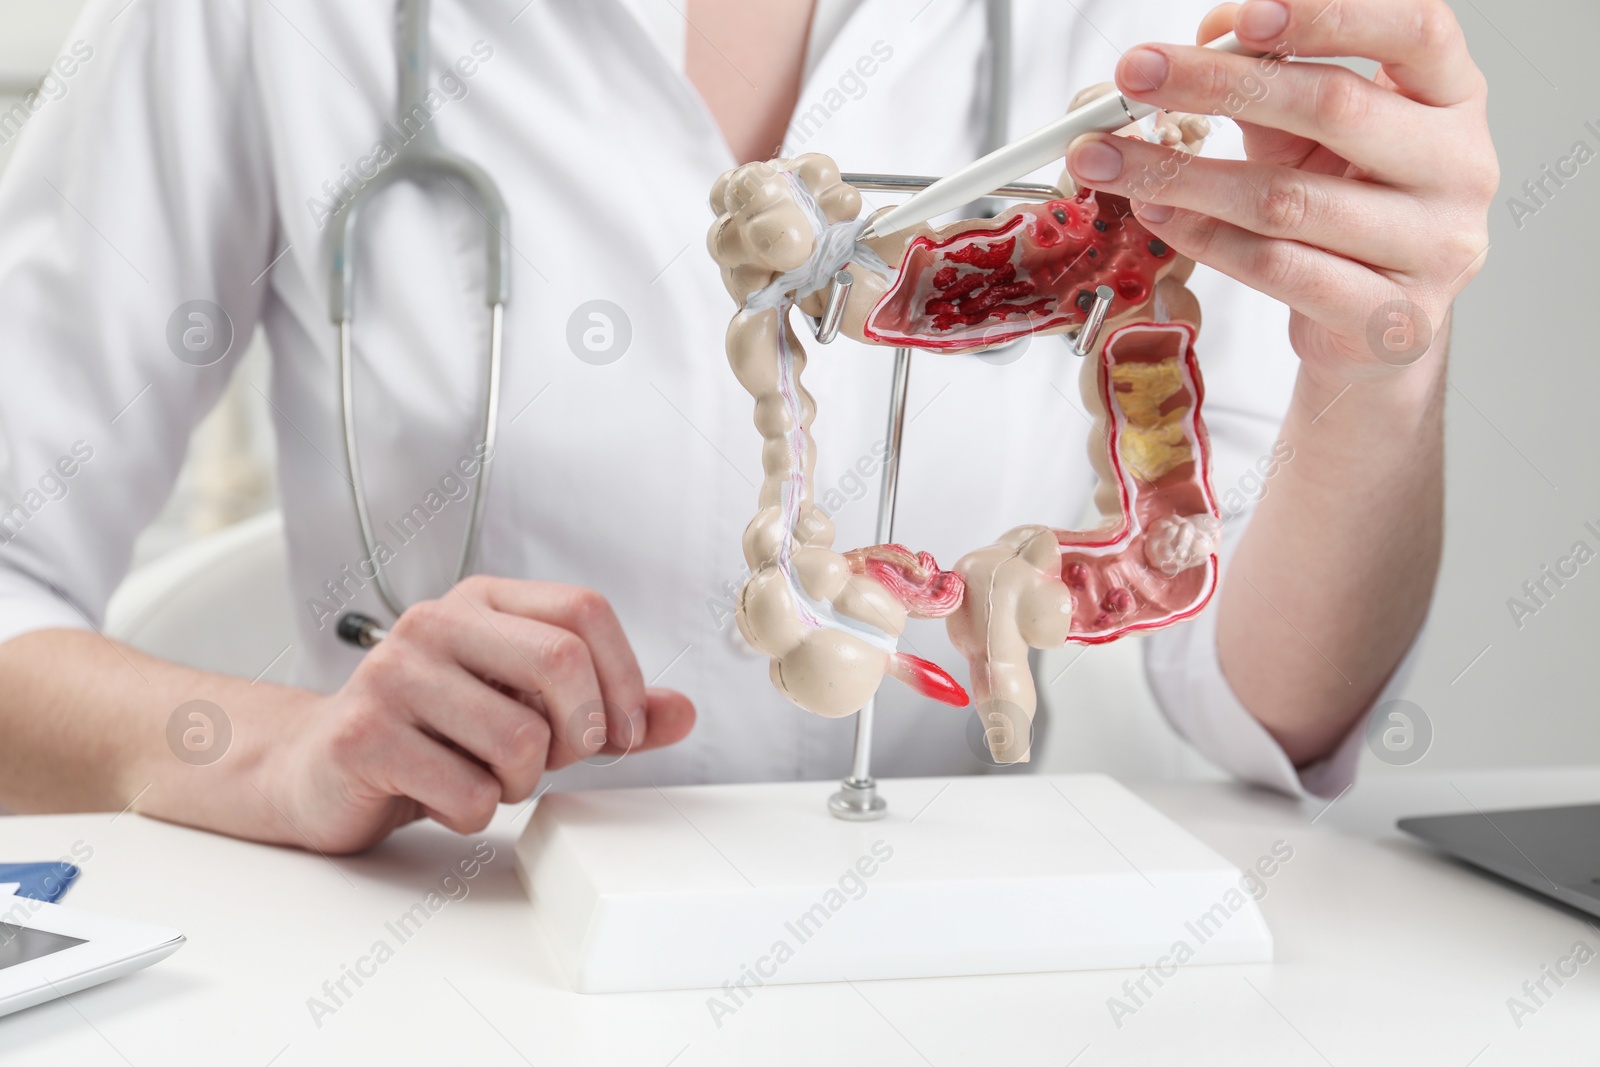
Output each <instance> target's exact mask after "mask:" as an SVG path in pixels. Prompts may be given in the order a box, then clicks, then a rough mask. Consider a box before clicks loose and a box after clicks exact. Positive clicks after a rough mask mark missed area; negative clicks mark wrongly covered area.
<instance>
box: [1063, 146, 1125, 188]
mask: <svg viewBox="0 0 1600 1067" xmlns="http://www.w3.org/2000/svg"><path fill="white" fill-rule="evenodd" d="M1067 166H1068V167H1070V168H1071V169H1072V173H1073V175H1074V176H1075V177H1078V178H1082V179H1083V180H1084V181H1087V182H1108V181H1111V180H1112V179H1114V178H1115V177H1116V176H1117V175H1119V174H1121V173H1122V153H1121V152H1119V151H1117V148H1116V146H1115V145H1113V144H1112V143H1111V138H1109V137H1095V136H1089V137H1080V138H1078V141H1077V143H1076V144H1074V145H1073V146H1072V149H1071V150H1070V151H1069V152H1068V153H1067Z"/></svg>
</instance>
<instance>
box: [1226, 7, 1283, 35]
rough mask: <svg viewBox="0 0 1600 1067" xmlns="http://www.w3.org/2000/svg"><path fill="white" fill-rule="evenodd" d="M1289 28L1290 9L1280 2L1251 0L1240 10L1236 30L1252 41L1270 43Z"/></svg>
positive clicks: (1235, 23)
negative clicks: (1269, 41)
mask: <svg viewBox="0 0 1600 1067" xmlns="http://www.w3.org/2000/svg"><path fill="white" fill-rule="evenodd" d="M1288 28H1289V9H1288V8H1286V7H1284V6H1283V5H1282V4H1281V3H1279V2H1278V0H1250V2H1249V3H1247V4H1245V5H1244V7H1242V8H1240V9H1239V16H1238V19H1237V20H1236V21H1235V22H1234V30H1235V31H1236V32H1237V33H1238V34H1239V36H1240V37H1248V38H1249V39H1250V40H1252V41H1268V40H1272V39H1274V38H1276V37H1277V36H1278V35H1279V34H1280V33H1282V32H1283V31H1284V30H1286V29H1288Z"/></svg>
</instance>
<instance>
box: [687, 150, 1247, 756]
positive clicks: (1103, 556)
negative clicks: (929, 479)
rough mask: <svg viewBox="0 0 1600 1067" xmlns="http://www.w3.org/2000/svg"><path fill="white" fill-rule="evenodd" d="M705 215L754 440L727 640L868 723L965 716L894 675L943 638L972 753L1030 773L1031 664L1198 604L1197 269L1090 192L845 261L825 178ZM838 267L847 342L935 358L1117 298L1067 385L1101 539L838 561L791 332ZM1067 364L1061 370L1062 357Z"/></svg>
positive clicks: (861, 552)
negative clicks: (920, 637) (882, 703)
mask: <svg viewBox="0 0 1600 1067" xmlns="http://www.w3.org/2000/svg"><path fill="white" fill-rule="evenodd" d="M1190 132H1192V127H1191V128H1190ZM1173 140H1178V138H1177V137H1174V138H1173ZM1184 144H1185V147H1190V146H1189V144H1188V142H1187V141H1185V142H1184ZM711 202H712V207H713V210H714V211H715V212H716V213H717V216H718V217H717V221H716V223H715V224H714V225H713V227H712V229H711V233H710V237H709V245H710V250H711V254H712V256H713V258H714V259H715V260H716V261H717V263H718V264H719V265H720V267H721V268H722V274H723V280H724V282H725V283H726V285H727V288H728V290H729V292H730V293H731V294H732V295H733V297H734V299H735V300H736V301H737V302H738V303H739V310H738V312H737V313H736V314H735V316H734V318H733V321H732V322H731V323H730V324H729V328H728V359H729V362H730V364H731V365H732V367H733V370H734V373H735V374H736V375H737V376H738V378H739V381H740V382H741V383H742V384H743V385H744V387H745V388H746V389H747V390H748V391H749V392H750V394H751V395H752V396H753V397H754V398H755V400H756V410H755V423H756V427H757V429H758V430H759V432H760V434H761V437H762V440H763V448H762V456H763V481H762V486H761V493H760V501H759V506H760V510H759V511H758V513H757V515H756V517H755V518H754V519H753V520H752V521H751V523H750V525H749V527H748V528H747V529H746V531H745V537H744V551H745V558H746V562H747V563H748V564H749V566H750V568H751V571H752V577H751V578H750V580H749V581H748V582H747V583H746V585H745V587H744V589H743V591H742V593H741V595H740V598H739V605H738V616H737V617H738V623H739V626H740V629H741V630H742V632H743V633H744V636H745V637H746V639H747V640H749V641H750V643H751V644H752V645H753V646H754V647H756V648H757V649H760V650H761V651H763V652H765V653H766V654H767V655H769V656H770V657H772V666H771V673H772V679H773V682H774V684H775V685H776V686H777V687H778V689H779V690H780V691H781V692H783V693H784V695H785V696H787V697H788V698H789V699H790V700H792V701H793V702H794V703H796V704H798V705H799V706H801V707H802V708H805V709H806V710H808V711H812V712H815V713H817V714H821V715H827V716H840V715H847V714H849V713H851V712H854V711H856V710H858V709H859V708H860V707H861V706H862V705H863V704H865V703H866V701H867V700H868V699H869V698H870V697H871V696H872V695H873V693H875V692H876V690H877V688H878V686H879V684H880V683H881V681H882V679H883V676H884V675H885V674H890V675H892V676H894V677H895V678H896V679H898V680H899V681H901V682H904V683H905V684H908V685H910V686H912V687H913V688H915V689H916V690H917V691H918V692H921V693H923V694H924V695H927V696H930V697H933V698H935V699H938V700H941V701H943V702H946V703H951V704H958V705H964V704H966V703H968V695H967V693H966V692H965V691H964V690H963V689H962V687H961V686H960V684H959V683H958V682H957V681H956V680H955V679H954V678H953V677H952V676H951V675H950V674H949V673H947V672H946V671H944V670H943V669H942V668H940V667H939V666H937V665H935V664H933V663H930V662H928V661H926V660H923V659H920V658H918V657H916V656H912V655H909V654H908V653H904V652H901V651H899V637H900V634H901V632H902V630H903V629H904V626H905V620H906V618H907V617H908V616H910V617H918V618H945V619H946V620H947V626H948V628H949V631H950V635H951V639H952V641H953V643H954V644H955V646H956V647H957V648H958V649H959V650H960V651H961V653H962V654H963V655H964V656H965V657H966V659H967V662H968V667H969V677H970V684H971V687H972V698H971V699H972V701H973V702H974V703H975V704H976V705H977V711H978V713H979V714H980V715H981V716H984V718H985V722H986V724H987V723H988V722H991V721H995V720H997V719H998V720H1001V721H1003V722H1004V723H1006V724H1007V725H1008V726H1009V727H1011V728H1009V729H1006V730H996V731H986V736H988V737H989V740H990V746H991V750H992V752H993V755H994V758H995V759H996V760H998V761H1002V762H1016V761H1019V760H1025V759H1027V758H1028V755H1029V753H1028V747H1029V746H1028V743H1027V736H1028V731H1027V730H1026V728H1025V726H1026V723H1027V722H1029V721H1031V719H1032V716H1033V712H1034V708H1035V703H1036V701H1035V693H1034V686H1033V680H1032V678H1031V676H1030V673H1029V669H1028V661H1027V653H1028V649H1029V648H1030V647H1031V648H1050V647H1055V646H1059V645H1061V644H1063V643H1066V642H1080V643H1085V644H1092V643H1100V642H1104V641H1110V640H1114V639H1116V638H1117V637H1120V636H1122V635H1124V634H1127V633H1131V632H1135V631H1139V630H1150V629H1155V628H1158V627H1161V626H1165V625H1168V624H1170V623H1173V622H1176V621H1179V620H1181V619H1184V618H1187V617H1189V616H1191V615H1193V614H1195V613H1196V612H1198V611H1199V610H1200V609H1201V608H1202V607H1204V605H1205V603H1206V601H1207V599H1208V598H1209V597H1210V595H1211V592H1212V590H1213V588H1214V586H1215V583H1216V571H1217V567H1216V555H1215V553H1216V549H1217V543H1218V539H1219V534H1220V529H1221V523H1220V521H1219V519H1218V517H1217V507H1216V503H1215V499H1214V497H1213V495H1212V492H1211V488H1210V485H1209V482H1208V477H1207V470H1208V465H1209V464H1208V461H1209V454H1210V446H1209V443H1208V440H1207V438H1206V432H1205V426H1204V424H1203V423H1202V421H1201V418H1200V406H1201V401H1202V400H1203V398H1204V387H1203V385H1202V384H1201V380H1200V373H1199V367H1198V364H1197V363H1196V360H1195V354H1194V344H1193V342H1194V338H1195V333H1196V330H1197V328H1198V321H1199V308H1198V305H1197V303H1196V301H1195V300H1194V298H1193V296H1192V294H1190V293H1189V291H1188V290H1187V289H1186V288H1184V286H1183V280H1184V279H1185V278H1186V277H1187V275H1188V272H1189V270H1190V269H1192V267H1193V264H1192V263H1190V262H1189V261H1187V260H1184V259H1182V258H1181V257H1178V256H1177V255H1176V254H1174V253H1173V252H1172V251H1171V250H1170V249H1169V248H1167V247H1166V246H1165V245H1164V244H1162V243H1161V242H1160V241H1159V240H1156V239H1155V238H1154V237H1153V236H1152V235H1151V234H1150V233H1149V232H1148V231H1147V230H1145V229H1144V227H1143V226H1141V225H1140V224H1139V222H1138V220H1137V218H1136V217H1135V216H1134V215H1132V213H1131V212H1130V211H1129V208H1128V202H1127V201H1126V200H1122V199H1121V198H1118V197H1112V196H1107V195H1106V194H1103V193H1100V194H1096V193H1088V192H1086V193H1083V194H1079V195H1075V196H1067V197H1063V198H1062V199H1059V200H1055V201H1050V202H1048V203H1044V204H1033V205H1028V206H1025V207H1022V208H1018V209H1015V210H1012V211H1009V212H1007V213H1005V214H1003V215H1001V216H999V217H998V218H995V219H990V220H980V221H974V222H967V223H959V224H956V225H953V226H947V227H944V228H942V229H939V230H932V229H928V228H926V227H924V228H919V229H917V230H914V231H910V232H906V233H902V234H898V235H893V236H890V237H884V238H875V239H873V240H871V241H868V242H865V243H862V242H859V241H857V239H856V237H857V235H858V234H859V233H860V232H861V229H862V227H863V226H864V225H865V222H866V220H865V219H860V218H858V216H859V215H860V211H861V198H860V194H859V193H858V192H857V191H856V190H855V189H852V188H851V187H850V186H848V185H846V184H845V183H844V182H843V181H842V179H841V178H840V175H839V172H838V169H837V168H836V167H835V165H834V164H833V162H832V161H831V160H829V159H827V158H826V157H823V156H818V155H808V156H802V157H799V158H798V159H794V160H786V159H779V160H774V161H772V162H770V163H755V164H749V165H747V166H744V167H740V168H738V169H736V170H733V171H730V172H729V173H727V174H725V175H723V176H722V177H721V178H720V179H719V180H718V181H717V183H716V186H715V187H714V189H713V190H712V197H711ZM845 267H848V268H849V270H850V271H851V273H852V275H853V277H854V281H855V283H854V286H853V288H852V289H851V292H850V297H849V300H848V301H847V303H846V305H845V311H844V316H843V323H842V330H843V332H844V333H846V334H847V335H849V336H852V337H854V338H856V339H858V340H865V341H867V342H869V343H877V344H888V345H901V346H906V347H920V348H927V349H934V350H939V351H943V352H947V353H959V352H968V351H978V350H981V349H983V348H987V347H992V346H994V345H996V344H999V343H1003V342H1005V341H1007V340H1010V339H1012V338H1014V337H1017V336H1021V335H1022V334H1024V333H1036V332H1060V331H1063V330H1070V329H1073V328H1075V327H1077V326H1078V325H1080V324H1082V323H1083V321H1084V319H1085V314H1086V312H1087V311H1088V308H1089V307H1090V305H1091V304H1092V301H1093V299H1094V296H1093V294H1094V292H1095V289H1096V287H1097V286H1100V285H1109V286H1111V288H1112V291H1113V293H1114V294H1115V295H1114V297H1113V301H1112V304H1111V308H1110V313H1109V315H1108V317H1107V320H1106V324H1105V327H1104V329H1103V330H1102V332H1101V335H1100V340H1099V342H1098V344H1097V345H1096V346H1095V347H1094V350H1093V353H1092V356H1091V357H1090V358H1088V359H1086V360H1084V367H1083V372H1082V375H1081V385H1082V393H1083V401H1084V405H1085V408H1086V410H1087V411H1088V412H1089V414H1090V415H1091V417H1092V418H1093V420H1094V426H1095V428H1094V431H1093V434H1092V436H1091V438H1090V449H1089V451H1090V457H1091V460H1092V462H1093V463H1094V466H1095V470H1096V473H1097V474H1098V476H1099V479H1100V484H1099V488H1098V490H1097V493H1096V500H1097V503H1098V504H1099V506H1100V510H1101V512H1102V516H1103V520H1104V521H1103V522H1102V523H1101V524H1100V526H1098V527H1097V528H1096V529H1093V530H1089V531H1071V530H1056V529H1052V528H1050V527H1047V526H1042V525H1041V526H1024V527H1019V528H1017V529H1014V530H1012V531H1010V532H1008V533H1006V534H1005V535H1003V536H1002V537H1001V538H1000V539H999V540H998V541H997V542H996V543H995V544H993V545H990V546H989V547H987V548H982V549H979V550H977V551H975V552H971V553H969V554H968V555H966V556H965V557H963V558H962V559H961V560H960V561H959V562H957V564H956V565H955V567H954V568H953V569H951V570H943V569H941V568H940V567H939V565H938V564H937V562H936V561H935V560H934V559H933V557H932V556H930V555H928V554H926V553H916V552H913V551H911V550H910V549H907V548H905V547H903V546H901V545H874V546H868V547H866V548H861V549H855V550H853V551H850V552H846V553H839V552H836V551H834V549H833V526H832V523H831V522H830V521H829V519H828V517H827V515H826V514H825V513H824V512H822V511H820V510H819V509H817V508H816V507H815V505H814V504H813V500H812V488H811V487H812V473H813V469H814V466H815V460H816V449H815V444H814V442H813V440H812V438H811V434H810V427H811V423H812V419H813V418H814V416H815V414H816V408H815V403H814V401H813V399H812V397H811V396H810V394H809V393H807V392H806V391H805V389H804V388H803V386H802V385H801V374H802V372H803V370H804V368H805V362H806V354H805V351H804V349H803V347H802V346H801V344H800V340H799V337H798V336H797V334H796V333H795V332H794V330H793V329H792V328H791V327H790V324H789V321H788V320H789V311H790V310H791V308H794V307H797V306H798V307H800V308H801V309H802V310H803V311H805V312H807V313H808V314H811V315H816V314H819V313H820V312H821V310H822V304H823V300H824V297H825V294H826V290H827V286H828V282H829V280H830V279H831V278H832V277H833V275H834V273H835V272H836V271H838V270H839V269H841V268H845ZM1061 358H1072V357H1071V356H1070V355H1068V354H1067V352H1066V350H1065V349H1063V350H1062V357H1061ZM1048 491H1049V489H1048V487H1041V492H1042V493H1043V492H1048Z"/></svg>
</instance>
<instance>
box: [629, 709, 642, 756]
mask: <svg viewBox="0 0 1600 1067" xmlns="http://www.w3.org/2000/svg"><path fill="white" fill-rule="evenodd" d="M644 724H645V718H644V709H643V708H634V709H633V710H632V711H630V712H628V726H629V732H628V737H627V740H626V742H625V744H626V747H628V748H637V747H638V746H639V745H641V744H642V743H643V742H644V730H645V725H644Z"/></svg>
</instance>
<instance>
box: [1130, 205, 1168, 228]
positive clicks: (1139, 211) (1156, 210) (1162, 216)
mask: <svg viewBox="0 0 1600 1067" xmlns="http://www.w3.org/2000/svg"><path fill="white" fill-rule="evenodd" d="M1133 213H1134V214H1135V215H1137V216H1139V218H1141V219H1142V220H1144V221H1145V222H1153V223H1157V224H1159V223H1163V222H1167V221H1169V220H1170V219H1171V218H1172V215H1173V208H1172V205H1170V204H1146V203H1144V202H1142V201H1141V202H1139V203H1136V204H1134V206H1133Z"/></svg>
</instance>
